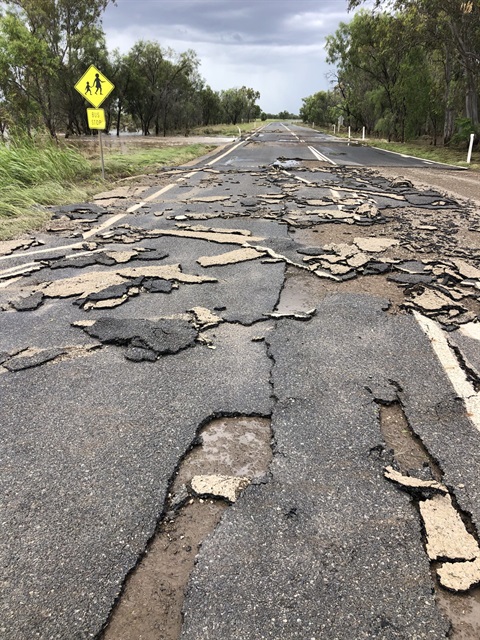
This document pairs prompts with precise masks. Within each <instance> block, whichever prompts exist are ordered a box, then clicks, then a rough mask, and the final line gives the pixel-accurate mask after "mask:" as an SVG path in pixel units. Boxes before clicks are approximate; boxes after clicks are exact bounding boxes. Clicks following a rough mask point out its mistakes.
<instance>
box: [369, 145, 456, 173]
mask: <svg viewBox="0 0 480 640" xmlns="http://www.w3.org/2000/svg"><path fill="white" fill-rule="evenodd" d="M370 149H375V150H376V151H385V153H392V154H393V155H394V156H400V157H401V158H410V159H412V160H422V161H423V162H426V163H427V164H441V165H442V166H443V167H451V168H452V169H458V170H461V171H468V169H467V168H466V167H457V165H455V164H446V163H445V162H437V161H436V160H435V161H433V162H430V161H429V160H425V159H424V158H417V157H416V156H407V155H405V154H404V153H398V151H390V149H381V148H380V147H370Z"/></svg>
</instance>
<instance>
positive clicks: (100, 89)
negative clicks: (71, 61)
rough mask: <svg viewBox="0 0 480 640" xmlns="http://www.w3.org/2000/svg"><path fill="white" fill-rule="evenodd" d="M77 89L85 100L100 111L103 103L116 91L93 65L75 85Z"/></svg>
mask: <svg viewBox="0 0 480 640" xmlns="http://www.w3.org/2000/svg"><path fill="white" fill-rule="evenodd" d="M75 89H76V90H77V91H78V93H80V94H81V95H82V96H83V97H84V98H85V100H88V102H90V104H91V105H93V106H94V107H95V109H98V107H99V106H100V105H101V104H102V102H103V101H104V100H105V99H106V98H108V96H109V95H110V94H111V93H112V91H113V90H114V89H115V85H114V84H113V83H112V82H110V80H109V79H108V78H107V77H106V76H104V75H103V73H102V72H101V71H99V70H98V69H97V67H95V66H94V65H93V64H92V65H90V67H89V68H88V69H87V70H86V71H85V73H84V74H83V76H82V77H81V78H80V80H79V81H78V82H77V84H76V85H75Z"/></svg>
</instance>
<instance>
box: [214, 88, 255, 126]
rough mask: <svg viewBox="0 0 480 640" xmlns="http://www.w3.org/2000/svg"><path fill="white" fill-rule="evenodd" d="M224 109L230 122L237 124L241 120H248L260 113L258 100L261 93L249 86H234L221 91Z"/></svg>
mask: <svg viewBox="0 0 480 640" xmlns="http://www.w3.org/2000/svg"><path fill="white" fill-rule="evenodd" d="M220 99H221V103H222V109H223V111H224V114H225V119H226V121H227V122H228V123H231V124H237V123H238V122H240V121H241V120H247V121H248V122H249V121H250V120H251V119H252V117H253V116H256V115H260V114H259V113H257V112H258V109H257V108H256V107H257V105H256V102H257V100H259V99H260V93H259V92H258V91H255V90H254V89H251V88H249V87H245V86H243V87H241V88H238V87H234V88H232V89H226V90H224V91H221V92H220Z"/></svg>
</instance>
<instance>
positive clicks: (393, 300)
mask: <svg viewBox="0 0 480 640" xmlns="http://www.w3.org/2000/svg"><path fill="white" fill-rule="evenodd" d="M338 293H362V294H366V295H370V296H376V297H379V298H385V299H388V301H389V303H390V307H389V312H391V313H397V312H399V310H400V306H401V305H402V304H403V301H404V299H403V292H402V290H401V289H400V288H399V287H398V286H397V285H396V284H393V283H392V282H389V281H388V280H386V278H385V277H384V276H374V275H372V276H365V277H361V278H356V279H354V280H346V281H344V282H334V281H333V280H327V279H323V278H318V277H317V276H315V275H313V274H312V273H308V272H307V271H304V270H301V269H297V268H296V267H291V266H289V267H287V271H286V276H285V283H284V286H283V289H282V293H281V296H280V300H279V302H278V305H277V308H276V311H277V312H278V313H284V314H288V313H306V312H308V311H309V310H311V309H312V307H316V306H317V305H318V304H319V303H320V302H321V301H322V300H324V299H325V298H326V297H327V296H330V295H336V294H338Z"/></svg>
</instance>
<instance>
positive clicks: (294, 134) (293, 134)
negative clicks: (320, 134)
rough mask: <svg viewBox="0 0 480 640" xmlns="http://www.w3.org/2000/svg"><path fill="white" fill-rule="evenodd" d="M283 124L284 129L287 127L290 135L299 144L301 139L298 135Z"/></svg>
mask: <svg viewBox="0 0 480 640" xmlns="http://www.w3.org/2000/svg"><path fill="white" fill-rule="evenodd" d="M281 124H282V127H285V129H286V130H287V131H288V133H290V134H291V135H292V136H293V137H294V138H296V139H297V140H298V141H299V142H301V140H300V138H299V137H298V136H297V134H296V133H294V132H293V131H292V130H291V129H289V128H288V127H287V125H286V124H283V122H282V123H281Z"/></svg>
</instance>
